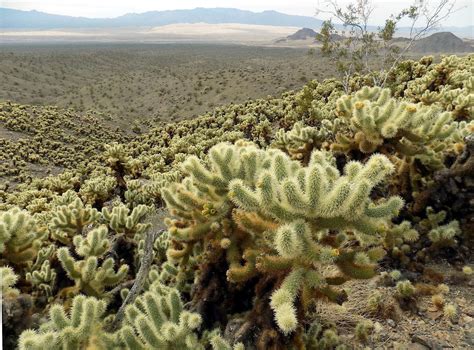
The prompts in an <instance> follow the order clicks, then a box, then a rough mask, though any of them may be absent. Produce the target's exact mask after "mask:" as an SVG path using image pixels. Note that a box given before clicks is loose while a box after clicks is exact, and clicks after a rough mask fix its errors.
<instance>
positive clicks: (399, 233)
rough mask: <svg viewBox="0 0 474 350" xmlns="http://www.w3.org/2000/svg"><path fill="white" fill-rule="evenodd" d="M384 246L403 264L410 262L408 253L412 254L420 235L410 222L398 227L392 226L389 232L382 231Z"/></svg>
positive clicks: (402, 223) (404, 222)
mask: <svg viewBox="0 0 474 350" xmlns="http://www.w3.org/2000/svg"><path fill="white" fill-rule="evenodd" d="M382 236H383V245H384V248H385V249H386V250H387V251H388V253H389V254H390V255H391V256H392V257H395V258H398V259H400V261H401V262H403V263H408V261H409V260H410V259H409V258H408V257H407V256H406V253H408V252H411V251H412V248H411V246H410V245H411V244H413V243H414V242H416V241H417V240H418V239H419V237H420V235H419V233H418V231H417V230H415V229H414V228H412V227H411V223H410V222H409V221H403V222H401V223H400V224H398V225H392V226H391V227H390V228H388V229H387V230H384V231H382Z"/></svg>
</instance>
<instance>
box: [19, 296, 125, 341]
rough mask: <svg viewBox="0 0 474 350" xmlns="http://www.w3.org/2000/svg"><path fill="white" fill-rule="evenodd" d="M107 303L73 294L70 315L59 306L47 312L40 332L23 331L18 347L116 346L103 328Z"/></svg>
mask: <svg viewBox="0 0 474 350" xmlns="http://www.w3.org/2000/svg"><path fill="white" fill-rule="evenodd" d="M105 309H106V303H105V302H104V301H103V300H97V299H96V298H93V297H85V296H83V295H78V296H76V297H75V298H74V299H73V301H72V306H71V310H70V312H69V315H67V314H66V311H65V309H64V307H63V306H61V305H54V306H52V307H51V310H50V311H49V315H50V320H49V321H48V322H47V323H46V324H44V325H42V326H41V328H40V330H39V331H35V330H27V331H24V332H23V333H22V334H21V336H20V340H19V348H20V350H43V349H51V350H62V349H71V350H80V349H116V348H117V347H118V342H117V339H116V337H115V336H114V335H111V334H107V333H105V332H104V331H103V328H102V327H103V324H104V323H103V315H104V313H105Z"/></svg>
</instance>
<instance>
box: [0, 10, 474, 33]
mask: <svg viewBox="0 0 474 350" xmlns="http://www.w3.org/2000/svg"><path fill="white" fill-rule="evenodd" d="M322 22H323V21H322V20H320V19H317V18H314V17H309V16H296V15H288V14H284V13H280V12H277V11H263V12H251V11H244V10H239V9H235V8H195V9H192V10H171V11H149V12H144V13H129V14H126V15H123V16H119V17H115V18H86V17H72V16H62V15H53V14H49V13H44V12H39V11H35V10H33V11H21V10H14V9H9V8H0V28H1V29H4V30H8V29H10V30H11V29H40V30H41V29H55V28H118V27H158V26H164V25H168V24H177V23H209V24H221V23H239V24H254V25H255V24H256V25H271V26H285V27H288V26H289V27H300V28H301V27H306V28H312V29H318V28H319V27H320V26H321V23H322ZM339 27H342V26H339ZM371 28H372V29H376V28H377V27H376V26H373V27H371ZM405 29H406V28H400V30H399V32H398V34H399V35H403V34H404V32H406V31H407V29H406V30H405ZM441 29H442V30H444V31H450V32H452V33H454V34H456V35H457V36H460V37H469V38H472V37H473V36H474V26H468V27H445V28H440V31H441Z"/></svg>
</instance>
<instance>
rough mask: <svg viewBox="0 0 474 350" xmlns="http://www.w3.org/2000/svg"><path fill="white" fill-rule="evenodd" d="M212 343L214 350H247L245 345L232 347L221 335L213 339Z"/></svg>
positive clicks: (238, 344) (239, 344) (237, 344)
mask: <svg viewBox="0 0 474 350" xmlns="http://www.w3.org/2000/svg"><path fill="white" fill-rule="evenodd" d="M210 343H211V346H212V350H245V346H244V344H243V343H236V344H234V345H233V346H232V345H231V344H229V342H228V341H227V340H225V339H224V338H223V337H222V336H220V335H219V334H216V335H214V336H213V337H212V338H211V341H210Z"/></svg>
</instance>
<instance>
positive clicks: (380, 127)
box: [333, 87, 457, 167]
mask: <svg viewBox="0 0 474 350" xmlns="http://www.w3.org/2000/svg"><path fill="white" fill-rule="evenodd" d="M337 105H338V113H339V114H340V115H341V116H342V117H343V118H346V119H347V120H349V121H350V123H351V126H352V129H353V131H354V132H355V134H354V137H353V138H348V137H347V136H344V135H343V134H338V136H337V137H336V139H337V142H338V143H336V144H334V145H333V148H334V149H336V150H343V151H346V150H350V149H354V148H356V149H358V150H360V151H361V152H363V153H373V152H375V151H376V150H382V149H383V147H393V148H394V149H395V151H396V152H397V153H398V154H400V155H401V156H407V157H418V158H419V159H420V160H421V161H422V162H423V163H425V164H426V165H430V166H433V167H440V166H441V161H440V160H439V159H437V158H436V156H437V153H438V152H440V151H441V150H443V149H444V148H445V144H443V143H442V142H441V141H443V140H445V139H446V138H448V137H449V136H451V135H452V134H453V133H454V132H455V130H456V129H457V123H456V122H453V120H452V119H453V118H452V114H451V113H450V112H443V113H441V112H440V110H439V109H438V108H437V107H435V106H423V105H421V104H409V103H407V102H404V101H398V100H396V99H393V98H391V97H390V90H389V89H380V88H378V87H375V88H369V87H364V88H363V89H361V90H360V91H358V92H357V93H355V95H347V96H343V97H341V98H340V99H339V100H338V103H337Z"/></svg>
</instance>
